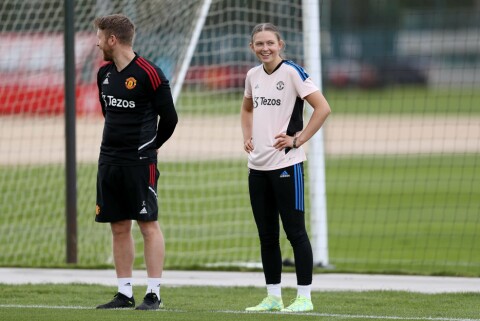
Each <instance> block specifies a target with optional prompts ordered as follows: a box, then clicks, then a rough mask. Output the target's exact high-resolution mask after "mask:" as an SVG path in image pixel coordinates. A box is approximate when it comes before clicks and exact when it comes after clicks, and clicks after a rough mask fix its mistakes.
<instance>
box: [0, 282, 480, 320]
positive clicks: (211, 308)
mask: <svg viewBox="0 0 480 321" xmlns="http://www.w3.org/2000/svg"><path fill="white" fill-rule="evenodd" d="M1 286H2V291H1V292H0V316H1V319H2V320H5V321H10V320H36V321H43V320H45V321H47V320H48V321H57V320H58V321H63V320H69V321H73V320H89V319H90V320H114V321H122V320H132V319H135V320H158V319H162V320H185V321H190V320H196V321H204V320H205V321H207V320H261V321H263V320H279V319H280V320H350V319H354V320H392V319H395V320H457V319H458V320H460V319H461V320H470V321H477V320H480V318H479V316H478V301H479V299H480V294H479V293H456V294H420V293H410V292H395V291H368V292H349V291H345V292H314V293H312V301H313V304H314V306H315V309H314V311H313V312H312V313H304V314H302V315H285V314H279V313H244V309H245V307H247V306H251V305H255V304H257V303H258V302H259V301H260V300H261V299H262V298H263V297H264V295H265V290H264V289H262V288H252V287H245V288H243V287H225V288H224V287H166V286H164V287H162V289H161V295H162V299H163V300H164V301H165V309H164V310H162V311H155V312H153V311H134V310H115V311H112V310H101V311H100V310H95V309H94V307H95V306H96V305H98V304H101V303H104V302H106V301H108V300H110V299H111V298H112V296H113V294H114V293H115V292H116V288H113V287H105V286H97V285H79V284H73V285H52V284H45V285H4V284H2V285H1ZM142 291H144V289H143V287H139V286H137V287H136V288H135V292H134V295H135V297H136V301H138V302H137V304H138V303H139V302H141V299H142V298H143V295H144V292H142ZM282 294H283V299H284V303H287V304H288V302H289V300H290V299H291V298H293V297H294V296H295V290H294V289H283V291H282Z"/></svg>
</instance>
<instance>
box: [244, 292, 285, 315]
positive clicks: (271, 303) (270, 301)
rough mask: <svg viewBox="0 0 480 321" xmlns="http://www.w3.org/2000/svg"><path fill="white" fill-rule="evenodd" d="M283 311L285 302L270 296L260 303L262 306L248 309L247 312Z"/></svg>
mask: <svg viewBox="0 0 480 321" xmlns="http://www.w3.org/2000/svg"><path fill="white" fill-rule="evenodd" d="M282 309H283V301H282V298H279V297H276V296H273V295H269V296H267V297H266V298H265V299H263V300H262V302H260V304H258V305H256V306H254V307H249V308H246V309H245V311H255V312H260V311H280V310H282Z"/></svg>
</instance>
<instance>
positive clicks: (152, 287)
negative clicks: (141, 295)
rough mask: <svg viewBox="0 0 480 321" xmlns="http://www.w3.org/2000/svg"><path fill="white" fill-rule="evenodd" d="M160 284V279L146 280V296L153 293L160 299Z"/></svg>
mask: <svg viewBox="0 0 480 321" xmlns="http://www.w3.org/2000/svg"><path fill="white" fill-rule="evenodd" d="M161 283H162V278H148V280H147V285H148V286H147V294H148V293H155V294H156V295H157V297H158V298H159V299H160V284H161Z"/></svg>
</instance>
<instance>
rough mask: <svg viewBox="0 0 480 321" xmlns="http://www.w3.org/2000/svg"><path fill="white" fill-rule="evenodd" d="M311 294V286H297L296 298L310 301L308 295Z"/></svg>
mask: <svg viewBox="0 0 480 321" xmlns="http://www.w3.org/2000/svg"><path fill="white" fill-rule="evenodd" d="M311 292H312V285H311V284H310V285H298V287H297V296H299V295H301V296H304V297H306V298H307V299H311V296H310V293H311Z"/></svg>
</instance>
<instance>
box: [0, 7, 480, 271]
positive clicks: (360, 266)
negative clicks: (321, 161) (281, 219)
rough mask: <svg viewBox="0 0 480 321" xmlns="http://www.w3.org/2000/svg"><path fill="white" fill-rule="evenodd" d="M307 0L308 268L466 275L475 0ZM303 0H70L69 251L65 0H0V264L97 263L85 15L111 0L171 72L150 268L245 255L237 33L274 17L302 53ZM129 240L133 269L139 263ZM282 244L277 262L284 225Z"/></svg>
mask: <svg viewBox="0 0 480 321" xmlns="http://www.w3.org/2000/svg"><path fill="white" fill-rule="evenodd" d="M305 1H306V2H309V1H314V0H305ZM207 4H208V5H207ZM318 4H319V7H320V21H319V23H320V34H314V35H313V36H314V37H317V36H318V37H320V42H321V48H319V49H320V52H321V56H320V57H318V60H319V61H320V62H321V79H317V78H316V77H315V78H313V80H314V82H316V83H317V84H319V85H320V86H321V87H322V91H323V93H324V95H325V96H326V98H327V100H328V101H329V103H330V105H331V108H332V114H331V116H330V117H329V119H328V120H327V123H326V124H325V126H324V128H323V134H324V138H323V139H324V158H325V172H326V179H325V183H326V200H327V209H326V213H327V226H328V245H327V246H328V255H329V262H330V265H329V269H324V268H325V267H323V268H321V267H319V268H318V269H317V272H319V273H320V272H325V271H331V270H333V271H335V272H355V273H365V272H367V273H406V274H436V275H439V274H442V275H461V276H480V215H479V214H480V170H479V165H480V164H479V163H480V162H479V155H480V91H479V89H480V69H479V66H480V22H479V21H480V1H479V0H457V1H454V0H415V1H414V0H364V1H358V0H335V1H333V0H322V1H318ZM202 8H207V9H208V11H207V12H208V14H207V15H206V16H205V20H204V23H202V22H203V21H202V19H201V18H202ZM303 10H304V9H303V7H302V2H301V1H300V0H295V1H287V0H271V1H270V0H259V1H253V0H213V1H211V2H209V1H194V0H186V1H173V0H163V1H162V0H145V1H134V0H108V1H107V0H106V1H95V0H77V1H75V20H74V23H75V70H76V92H75V94H76V111H75V112H76V115H77V117H76V133H77V136H76V140H75V143H76V155H77V165H76V172H77V186H76V191H77V197H78V202H77V205H76V206H77V209H78V217H77V220H78V237H77V238H76V241H77V246H78V261H77V262H76V263H73V264H72V263H66V261H65V251H66V249H65V243H66V240H65V239H66V232H65V231H66V220H65V189H66V184H67V183H66V180H65V171H66V168H65V144H66V142H65V126H66V123H65V101H64V99H65V95H64V83H65V81H64V62H65V58H64V25H65V23H64V16H65V15H64V1H61V0H31V1H15V0H3V1H2V2H1V3H0V18H1V19H0V43H1V45H0V75H1V79H2V81H1V82H0V191H1V193H0V266H36V267H56V266H76V267H89V268H90V267H112V266H113V262H112V258H111V244H110V242H111V240H110V230H109V226H108V225H104V224H96V223H94V215H95V214H94V213H95V179H96V161H97V159H98V153H99V146H100V141H101V135H102V125H103V117H102V115H101V111H100V106H99V103H98V90H97V87H96V72H97V70H98V67H99V66H100V65H101V64H102V60H101V59H102V57H101V54H100V52H99V50H98V48H97V47H96V41H97V40H96V30H94V28H93V24H92V22H93V20H94V18H95V17H97V16H100V15H105V14H112V13H123V14H126V15H128V16H129V17H130V18H131V19H132V20H133V21H134V22H135V24H136V26H137V36H136V40H135V45H134V48H135V50H136V51H137V52H138V53H139V54H140V55H142V56H144V57H146V58H147V59H149V60H151V61H153V62H154V63H156V64H157V65H159V66H160V67H161V68H162V69H163V71H164V72H165V74H166V75H167V77H168V78H169V79H170V84H171V87H172V90H173V91H174V94H175V99H176V108H177V110H178V113H179V117H180V122H179V125H178V127H177V130H176V132H175V134H174V136H173V137H172V139H171V140H170V141H169V142H167V144H165V146H164V147H162V150H161V151H160V154H159V170H160V172H161V177H160V181H159V206H160V223H161V225H162V228H163V231H164V234H165V237H166V243H167V259H166V268H167V269H173V268H180V269H249V268H259V267H260V265H259V262H260V254H259V245H258V237H257V235H256V230H255V224H254V222H253V218H252V214H251V210H250V205H249V199H248V186H247V167H246V156H245V155H244V152H243V150H242V136H241V129H240V122H239V111H240V105H241V101H242V96H243V89H244V79H245V75H246V72H247V71H248V70H249V69H250V68H252V67H253V66H255V65H257V64H258V62H257V60H256V58H255V56H254V55H253V54H252V52H251V51H250V49H249V47H248V44H249V42H250V32H251V30H252V28H253V27H254V26H255V25H256V24H257V23H260V22H267V21H268V22H273V23H274V24H276V25H278V26H279V27H280V30H281V31H282V36H283V38H284V40H285V42H286V44H287V45H286V50H285V56H286V58H287V59H292V60H294V61H295V62H297V63H299V64H301V65H302V64H305V54H304V45H305V40H304V39H305V35H306V34H309V33H312V32H314V31H312V30H311V29H310V28H309V27H308V26H304V24H303V22H304V20H303ZM196 28H200V29H196ZM196 30H198V31H200V33H199V36H198V39H197V38H196V37H195V31H196ZM310 36H312V35H311V34H310ZM189 48H190V49H193V50H192V51H189ZM190 54H191V55H190ZM182 71H185V74H184V75H185V77H182ZM307 72H309V70H308V69H307ZM312 77H313V76H312ZM309 111H310V110H309V107H308V108H306V113H305V117H306V118H307V119H308V115H309ZM307 149H308V146H307ZM307 164H308V161H307ZM308 165H309V166H308V169H307V171H306V176H307V178H306V181H307V180H308V179H309V177H310V175H309V171H310V170H312V168H314V166H311V164H308ZM313 165H315V164H313ZM315 183H316V182H313V181H311V180H310V181H309V182H308V184H307V185H310V184H315ZM308 190H309V186H307V191H308ZM306 197H307V204H310V201H311V200H310V198H311V196H310V195H308V193H307V194H306ZM309 210H310V206H307V216H313V214H314V213H309ZM135 229H136V231H135V233H136V239H137V240H140V239H141V236H140V234H139V232H138V230H137V227H135ZM315 233H317V231H315V230H310V234H311V235H315ZM141 244H142V242H138V246H139V247H138V248H137V259H136V262H135V266H136V268H143V265H142V264H143V254H142V248H141ZM282 252H283V254H284V258H285V263H286V268H287V269H289V267H288V265H289V264H288V263H291V260H292V258H293V255H292V253H291V249H290V246H289V244H288V243H287V241H286V240H285V238H283V240H282Z"/></svg>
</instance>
